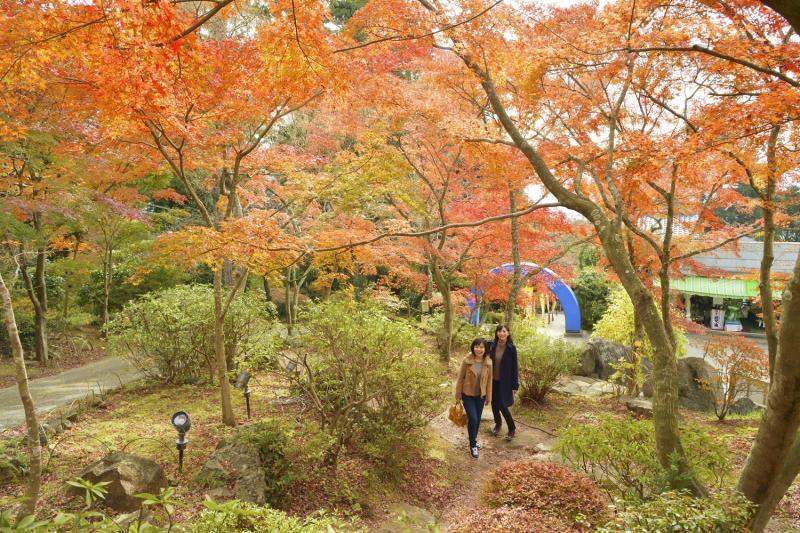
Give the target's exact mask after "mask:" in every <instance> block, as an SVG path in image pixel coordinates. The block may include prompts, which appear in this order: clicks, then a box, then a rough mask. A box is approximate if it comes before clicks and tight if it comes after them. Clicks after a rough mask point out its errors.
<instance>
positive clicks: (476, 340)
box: [469, 337, 489, 357]
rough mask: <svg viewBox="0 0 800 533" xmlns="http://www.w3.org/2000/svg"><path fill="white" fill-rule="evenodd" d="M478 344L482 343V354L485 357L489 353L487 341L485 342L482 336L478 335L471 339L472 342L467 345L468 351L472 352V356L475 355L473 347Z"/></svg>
mask: <svg viewBox="0 0 800 533" xmlns="http://www.w3.org/2000/svg"><path fill="white" fill-rule="evenodd" d="M479 344H483V356H484V357H486V356H487V355H489V343H488V342H486V339H484V338H483V337H478V338H477V339H475V340H474V341H472V344H470V345H469V351H470V353H471V354H472V357H475V347H476V346H477V345H479Z"/></svg>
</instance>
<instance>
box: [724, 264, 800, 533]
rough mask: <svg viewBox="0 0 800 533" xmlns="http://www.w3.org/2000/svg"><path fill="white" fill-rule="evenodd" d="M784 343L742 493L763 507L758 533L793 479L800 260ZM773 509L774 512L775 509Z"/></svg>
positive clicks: (785, 310) (798, 418) (799, 419)
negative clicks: (785, 478)
mask: <svg viewBox="0 0 800 533" xmlns="http://www.w3.org/2000/svg"><path fill="white" fill-rule="evenodd" d="M782 315H783V316H782V319H781V328H780V337H779V338H780V342H779V343H778V351H777V354H776V358H775V370H774V374H773V380H772V383H771V384H770V388H769V393H768V394H767V400H766V404H767V409H766V411H765V412H764V416H763V417H762V418H761V423H760V424H759V428H758V433H757V435H756V438H755V442H754V443H753V447H752V448H751V449H750V454H749V455H748V456H747V461H746V462H745V465H744V468H743V469H742V473H741V475H740V477H739V483H738V486H737V488H738V489H739V491H741V492H742V494H744V495H745V496H746V497H747V499H748V500H750V501H752V502H753V503H755V504H757V505H760V506H761V507H760V508H759V510H758V512H757V513H756V515H755V517H754V523H753V531H756V532H758V531H762V530H763V528H764V526H765V525H766V523H767V521H768V520H769V517H770V516H771V514H772V511H773V509H774V505H775V504H777V502H778V501H779V500H780V496H782V492H781V490H780V489H781V485H782V484H785V482H783V483H781V476H782V475H784V474H785V475H787V476H789V475H791V470H790V469H789V468H788V467H787V466H786V465H785V463H786V462H787V460H788V461H789V462H794V461H795V460H796V458H793V457H791V456H790V450H792V448H793V446H794V444H795V440H796V438H797V430H798V428H799V427H800V409H798V407H797V406H798V405H800V358H798V357H797V347H798V346H800V257H798V259H797V261H796V263H795V267H794V275H793V276H792V278H791V280H790V281H789V284H788V285H787V287H786V289H785V290H784V293H783V303H782ZM770 505H771V506H772V507H771V508H770Z"/></svg>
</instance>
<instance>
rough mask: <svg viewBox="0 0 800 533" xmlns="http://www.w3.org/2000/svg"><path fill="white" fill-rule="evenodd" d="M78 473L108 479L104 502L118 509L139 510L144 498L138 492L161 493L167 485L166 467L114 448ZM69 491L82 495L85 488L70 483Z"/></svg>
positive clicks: (95, 480) (92, 479) (86, 477)
mask: <svg viewBox="0 0 800 533" xmlns="http://www.w3.org/2000/svg"><path fill="white" fill-rule="evenodd" d="M79 477H81V478H83V479H85V480H87V481H91V482H92V483H99V482H101V481H107V482H109V484H108V485H106V486H105V489H106V491H107V493H106V497H105V505H107V506H108V507H110V508H112V509H115V510H117V511H123V512H130V511H136V510H138V509H139V508H140V507H141V504H142V500H140V499H139V498H136V497H135V495H136V494H139V493H142V492H149V493H151V494H158V493H159V491H160V490H161V489H162V488H166V487H167V477H166V476H165V475H164V469H163V468H161V466H160V465H159V464H158V463H155V462H153V461H151V460H150V459H145V458H144V457H139V456H138V455H133V454H130V453H123V452H115V453H112V454H110V455H107V456H106V457H103V458H102V459H100V460H99V461H97V462H96V463H93V464H91V465H89V466H88V467H86V469H84V470H83V472H81V473H80V474H79ZM67 491H68V493H70V494H72V495H76V496H83V489H81V488H78V487H73V486H71V485H70V487H69V489H67Z"/></svg>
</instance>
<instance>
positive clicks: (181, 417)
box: [172, 411, 192, 472]
mask: <svg viewBox="0 0 800 533" xmlns="http://www.w3.org/2000/svg"><path fill="white" fill-rule="evenodd" d="M172 427H174V428H175V431H177V432H178V440H176V441H175V447H176V448H178V472H183V450H185V449H186V444H187V443H188V442H189V441H188V440H186V433H187V432H188V431H189V428H191V427H192V422H191V420H189V413H187V412H186V411H178V412H177V413H175V414H174V415H172Z"/></svg>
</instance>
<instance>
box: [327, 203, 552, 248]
mask: <svg viewBox="0 0 800 533" xmlns="http://www.w3.org/2000/svg"><path fill="white" fill-rule="evenodd" d="M552 207H562V205H561V204H559V203H547V204H534V205H532V206H530V207H527V208H525V209H522V210H520V211H515V212H514V213H504V214H502V215H495V216H491V217H486V218H482V219H480V220H474V221H470V222H453V223H450V224H445V225H443V226H438V227H436V228H430V229H427V230H423V231H397V232H388V233H381V234H380V235H376V236H374V237H371V238H369V239H365V240H363V241H358V242H353V243H350V244H343V245H340V246H329V247H325V248H314V250H313V251H315V252H335V251H337V250H345V249H347V248H354V247H357V246H364V245H367V244H372V243H373V242H376V241H379V240H382V239H387V238H391V237H425V236H427V235H432V234H434V233H441V232H444V231H447V230H449V229H453V228H474V227H476V226H482V225H484V224H488V223H489V222H496V221H498V220H505V219H507V218H516V217H521V216H524V215H527V214H529V213H533V212H534V211H536V210H539V209H549V208H552Z"/></svg>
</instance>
